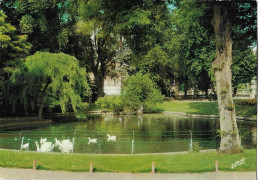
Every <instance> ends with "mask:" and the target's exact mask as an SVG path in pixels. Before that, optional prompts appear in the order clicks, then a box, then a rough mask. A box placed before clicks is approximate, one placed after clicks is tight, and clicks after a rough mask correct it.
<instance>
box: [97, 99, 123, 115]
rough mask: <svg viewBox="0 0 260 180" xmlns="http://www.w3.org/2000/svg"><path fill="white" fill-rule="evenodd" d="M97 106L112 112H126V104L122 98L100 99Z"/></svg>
mask: <svg viewBox="0 0 260 180" xmlns="http://www.w3.org/2000/svg"><path fill="white" fill-rule="evenodd" d="M95 104H96V105H97V106H98V107H100V108H101V109H105V110H107V111H110V112H116V113H120V112H122V111H123V110H124V102H123V100H122V98H121V96H116V95H110V96H105V97H100V98H98V100H97V101H96V103H95Z"/></svg>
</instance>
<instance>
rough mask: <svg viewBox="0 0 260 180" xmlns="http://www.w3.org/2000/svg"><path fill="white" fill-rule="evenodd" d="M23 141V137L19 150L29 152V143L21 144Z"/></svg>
mask: <svg viewBox="0 0 260 180" xmlns="http://www.w3.org/2000/svg"><path fill="white" fill-rule="evenodd" d="M23 140H24V137H23V138H22V142H21V148H20V150H23V149H24V150H26V151H28V150H29V143H26V144H23Z"/></svg>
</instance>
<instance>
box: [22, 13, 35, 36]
mask: <svg viewBox="0 0 260 180" xmlns="http://www.w3.org/2000/svg"><path fill="white" fill-rule="evenodd" d="M20 26H21V32H22V33H32V32H33V26H34V19H33V18H32V16H31V15H28V14H26V15H24V16H23V17H22V19H21V21H20Z"/></svg>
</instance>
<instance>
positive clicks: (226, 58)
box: [212, 2, 241, 152]
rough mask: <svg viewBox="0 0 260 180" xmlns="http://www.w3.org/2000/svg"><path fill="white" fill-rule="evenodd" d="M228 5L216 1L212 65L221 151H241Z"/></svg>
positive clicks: (213, 21) (213, 20)
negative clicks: (233, 83)
mask: <svg viewBox="0 0 260 180" xmlns="http://www.w3.org/2000/svg"><path fill="white" fill-rule="evenodd" d="M228 5H229V3H222V2H216V3H215V4H214V10H213V19H212V25H213V27H214V31H215V37H216V59H215V60H214V61H213V62H212V66H213V69H214V73H215V79H216V91H217V97H218V109H219V117H220V130H221V131H220V133H221V142H220V149H219V150H220V151H221V152H241V145H240V140H239V134H238V128H237V122H236V112H235V106H234V102H233V98H232V85H231V79H232V75H231V64H232V40H231V24H230V21H229V16H228V13H227V10H228Z"/></svg>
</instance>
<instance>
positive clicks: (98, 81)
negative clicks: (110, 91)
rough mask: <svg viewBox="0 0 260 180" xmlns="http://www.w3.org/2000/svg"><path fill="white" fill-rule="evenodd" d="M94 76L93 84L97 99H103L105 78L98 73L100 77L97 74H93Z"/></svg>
mask: <svg viewBox="0 0 260 180" xmlns="http://www.w3.org/2000/svg"><path fill="white" fill-rule="evenodd" d="M94 76H95V84H96V86H97V97H96V98H97V99H98V98H99V97H103V96H104V95H105V93H104V81H105V77H103V76H102V75H101V73H100V75H99V74H98V73H94ZM97 99H96V100H97Z"/></svg>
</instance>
